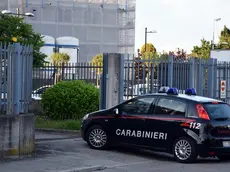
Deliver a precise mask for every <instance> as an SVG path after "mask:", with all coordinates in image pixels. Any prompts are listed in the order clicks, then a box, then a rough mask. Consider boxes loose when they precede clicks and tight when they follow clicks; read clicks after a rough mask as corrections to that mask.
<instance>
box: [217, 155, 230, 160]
mask: <svg viewBox="0 0 230 172" xmlns="http://www.w3.org/2000/svg"><path fill="white" fill-rule="evenodd" d="M217 158H218V159H219V160H221V161H230V155H219V156H217Z"/></svg>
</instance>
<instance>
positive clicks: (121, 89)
mask: <svg viewBox="0 0 230 172" xmlns="http://www.w3.org/2000/svg"><path fill="white" fill-rule="evenodd" d="M119 65H120V71H119V73H120V76H118V77H119V90H118V91H119V94H120V95H119V98H120V100H119V103H122V102H123V101H124V99H123V96H124V79H125V78H124V73H125V69H124V68H125V55H124V54H121V57H120V64H119ZM127 69H128V71H129V62H128V68H127Z"/></svg>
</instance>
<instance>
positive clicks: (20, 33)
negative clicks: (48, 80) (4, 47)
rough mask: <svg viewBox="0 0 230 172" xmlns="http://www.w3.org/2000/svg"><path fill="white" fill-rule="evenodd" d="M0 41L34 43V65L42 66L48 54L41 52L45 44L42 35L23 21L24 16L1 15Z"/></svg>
mask: <svg viewBox="0 0 230 172" xmlns="http://www.w3.org/2000/svg"><path fill="white" fill-rule="evenodd" d="M0 41H6V42H8V43H14V42H15V41H17V42H19V43H23V44H32V45H33V50H34V52H33V57H34V59H33V66H34V67H41V66H43V64H44V62H45V58H46V55H45V54H43V53H41V52H40V48H41V47H42V46H43V44H44V42H43V41H42V36H41V35H40V34H39V33H36V32H34V30H33V28H32V26H31V25H30V24H27V23H25V22H24V21H23V18H20V17H15V16H12V15H3V14H2V15H0Z"/></svg>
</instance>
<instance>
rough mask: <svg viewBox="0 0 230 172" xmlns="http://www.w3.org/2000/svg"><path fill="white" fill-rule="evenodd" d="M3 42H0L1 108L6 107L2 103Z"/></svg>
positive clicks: (0, 110) (0, 111)
mask: <svg viewBox="0 0 230 172" xmlns="http://www.w3.org/2000/svg"><path fill="white" fill-rule="evenodd" d="M2 46H3V45H2V42H0V53H1V55H0V66H1V69H0V78H1V85H0V91H1V100H0V105H1V107H3V106H5V105H4V104H3V101H2V99H3V96H2V95H3V91H2V85H3V84H4V83H3V74H2V69H3V60H2V56H3V48H2ZM2 111H3V109H2V108H1V109H0V113H3V112H2Z"/></svg>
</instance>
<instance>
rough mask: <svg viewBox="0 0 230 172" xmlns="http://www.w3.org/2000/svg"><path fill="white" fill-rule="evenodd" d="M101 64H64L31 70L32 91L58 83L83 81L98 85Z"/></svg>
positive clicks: (48, 65)
mask: <svg viewBox="0 0 230 172" xmlns="http://www.w3.org/2000/svg"><path fill="white" fill-rule="evenodd" d="M101 72H102V64H94V63H66V64H51V63H49V64H47V65H45V66H44V67H42V68H34V69H33V76H32V78H33V90H36V89H39V88H42V87H45V86H48V85H51V86H52V85H54V84H55V83H57V82H59V81H70V80H84V81H86V82H89V83H92V84H95V85H97V86H99V85H100V74H101Z"/></svg>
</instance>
